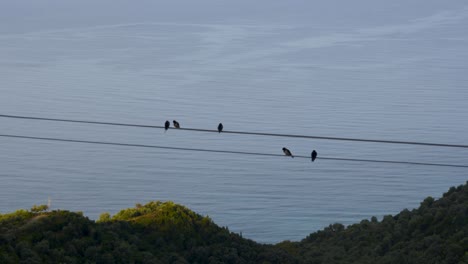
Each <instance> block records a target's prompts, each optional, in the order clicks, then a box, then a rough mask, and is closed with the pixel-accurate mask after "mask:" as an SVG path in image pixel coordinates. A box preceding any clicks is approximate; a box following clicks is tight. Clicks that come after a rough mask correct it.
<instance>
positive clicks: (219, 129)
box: [218, 123, 223, 133]
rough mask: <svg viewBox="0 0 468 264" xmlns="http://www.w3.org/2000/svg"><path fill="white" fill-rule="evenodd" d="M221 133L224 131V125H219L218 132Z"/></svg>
mask: <svg viewBox="0 0 468 264" xmlns="http://www.w3.org/2000/svg"><path fill="white" fill-rule="evenodd" d="M221 131H223V124H221V123H219V125H218V132H219V133H221Z"/></svg>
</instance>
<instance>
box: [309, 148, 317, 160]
mask: <svg viewBox="0 0 468 264" xmlns="http://www.w3.org/2000/svg"><path fill="white" fill-rule="evenodd" d="M310 156H311V157H312V162H314V160H315V159H316V158H317V151H315V149H314V150H313V151H312V153H311V154H310Z"/></svg>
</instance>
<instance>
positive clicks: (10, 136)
mask: <svg viewBox="0 0 468 264" xmlns="http://www.w3.org/2000/svg"><path fill="white" fill-rule="evenodd" d="M0 137H6V138H21V139H32V140H45V141H58V142H71V143H85V144H98V145H112V146H121V147H139V148H154V149H167V150H181V151H182V150H183V151H198V152H212V153H225V154H240V155H253V156H270V157H287V156H284V155H282V154H270V153H259V152H246V151H230V150H214V149H200V148H181V147H167V146H157V145H146V144H127V143H116V142H103V141H89V140H75V139H62V138H50V137H31V136H20V135H8V134H0ZM288 158H289V157H288ZM294 158H305V159H310V156H301V155H294ZM317 159H322V160H337V161H350V162H374V163H391V164H406V165H420V166H439V167H456V168H468V165H457V164H443V163H424V162H409V161H392V160H370V159H350V158H337V157H317Z"/></svg>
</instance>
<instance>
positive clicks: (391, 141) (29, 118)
mask: <svg viewBox="0 0 468 264" xmlns="http://www.w3.org/2000/svg"><path fill="white" fill-rule="evenodd" d="M0 117H3V118H15V119H28V120H42V121H55V122H69V123H83V124H95V125H110V126H126V127H141V128H164V126H156V125H142V124H129V123H116V122H101V121H87V120H74V119H59V118H48V117H32V116H19V115H4V114H0ZM171 129H172V128H171ZM177 130H185V131H197V132H211V133H219V132H218V130H215V129H201V128H184V127H181V128H177ZM221 133H224V134H240V135H256V136H271V137H290V138H307V139H318V140H338V141H354V142H369V143H385V144H405V145H420V146H432V147H449V148H468V145H464V144H445V143H431V142H415V141H400V140H381V139H363V138H347V137H326V136H311V135H297V134H280V133H264V132H247V131H229V130H223V131H222V132H221Z"/></svg>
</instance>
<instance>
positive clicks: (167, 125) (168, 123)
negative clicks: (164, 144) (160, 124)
mask: <svg viewBox="0 0 468 264" xmlns="http://www.w3.org/2000/svg"><path fill="white" fill-rule="evenodd" d="M170 125H171V122H169V120H166V123H164V132H166V131H167V130H168V129H169V126H170Z"/></svg>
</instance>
